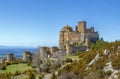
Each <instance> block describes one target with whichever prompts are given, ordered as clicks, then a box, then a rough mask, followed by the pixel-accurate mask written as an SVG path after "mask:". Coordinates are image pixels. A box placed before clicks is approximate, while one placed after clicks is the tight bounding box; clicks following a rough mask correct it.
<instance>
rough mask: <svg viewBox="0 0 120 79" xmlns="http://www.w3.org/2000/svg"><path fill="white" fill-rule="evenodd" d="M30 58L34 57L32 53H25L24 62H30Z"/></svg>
mask: <svg viewBox="0 0 120 79" xmlns="http://www.w3.org/2000/svg"><path fill="white" fill-rule="evenodd" d="M30 56H32V54H31V52H29V51H25V52H24V53H23V61H27V60H29V58H30Z"/></svg>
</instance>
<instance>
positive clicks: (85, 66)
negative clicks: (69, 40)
mask: <svg viewBox="0 0 120 79" xmlns="http://www.w3.org/2000/svg"><path fill="white" fill-rule="evenodd" d="M77 56H79V57H80V58H82V59H81V60H79V61H73V62H72V63H71V64H68V65H66V66H65V67H64V68H63V69H61V70H60V71H59V77H61V78H62V79H113V78H114V79H120V77H119V76H120V74H119V72H118V71H119V70H120V41H115V42H111V43H108V42H104V41H97V42H96V44H94V45H93V44H91V50H89V51H87V52H84V53H81V52H79V53H78V54H77Z"/></svg>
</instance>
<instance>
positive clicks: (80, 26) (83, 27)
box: [77, 21, 86, 42]
mask: <svg viewBox="0 0 120 79" xmlns="http://www.w3.org/2000/svg"><path fill="white" fill-rule="evenodd" d="M77 32H79V33H81V41H82V42H83V41H85V32H86V22H85V21H80V22H78V27H77Z"/></svg>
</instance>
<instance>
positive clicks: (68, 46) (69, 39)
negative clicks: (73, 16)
mask: <svg viewBox="0 0 120 79" xmlns="http://www.w3.org/2000/svg"><path fill="white" fill-rule="evenodd" d="M86 24H87V23H86V22H85V21H80V22H78V25H77V26H76V30H75V31H74V30H73V29H72V28H71V26H69V25H66V26H65V27H63V29H62V30H61V31H60V38H59V50H58V48H57V47H52V48H49V47H41V48H40V56H41V57H51V56H52V55H53V53H56V51H61V50H62V51H65V53H66V55H70V54H72V53H74V52H76V51H86V50H87V49H89V46H90V43H92V42H93V43H94V42H96V41H97V40H98V39H99V34H98V32H95V31H94V27H91V28H90V29H87V28H86ZM50 49H51V50H50Z"/></svg>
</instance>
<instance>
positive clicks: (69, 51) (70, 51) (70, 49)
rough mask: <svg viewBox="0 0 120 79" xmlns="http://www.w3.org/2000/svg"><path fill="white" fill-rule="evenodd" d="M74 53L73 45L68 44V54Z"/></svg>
mask: <svg viewBox="0 0 120 79" xmlns="http://www.w3.org/2000/svg"><path fill="white" fill-rule="evenodd" d="M72 53H73V48H72V45H70V44H66V54H67V55H71V54H72Z"/></svg>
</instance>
